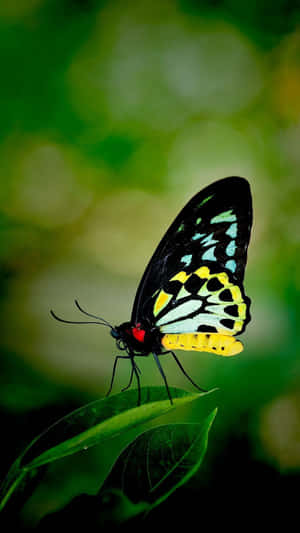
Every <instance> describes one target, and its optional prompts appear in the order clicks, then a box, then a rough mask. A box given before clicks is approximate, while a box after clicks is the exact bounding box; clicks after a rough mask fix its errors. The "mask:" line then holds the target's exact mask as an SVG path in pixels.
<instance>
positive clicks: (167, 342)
mask: <svg viewBox="0 0 300 533" xmlns="http://www.w3.org/2000/svg"><path fill="white" fill-rule="evenodd" d="M161 343H162V345H163V346H164V348H166V350H188V351H197V352H210V353H215V354H217V355H224V356H230V355H236V354H238V353H240V352H241V351H242V350H243V349H244V347H243V344H242V343H241V342H240V341H238V340H237V339H236V338H235V337H233V336H231V335H222V334H221V333H178V334H177V333H167V334H166V335H164V336H163V338H162V340H161Z"/></svg>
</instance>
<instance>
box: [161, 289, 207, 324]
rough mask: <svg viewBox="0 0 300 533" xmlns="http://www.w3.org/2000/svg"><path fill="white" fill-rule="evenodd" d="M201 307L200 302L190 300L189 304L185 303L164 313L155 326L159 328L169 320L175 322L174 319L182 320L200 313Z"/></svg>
mask: <svg viewBox="0 0 300 533" xmlns="http://www.w3.org/2000/svg"><path fill="white" fill-rule="evenodd" d="M189 296H190V294H189ZM201 307H202V302H201V300H190V301H189V302H185V303H183V304H181V305H178V306H177V307H175V309H172V311H169V312H168V313H166V314H165V315H164V316H162V317H161V318H160V319H159V320H158V321H157V322H156V324H157V326H161V325H163V324H166V323H167V322H170V321H171V320H176V318H182V317H183V316H186V315H189V314H190V313H194V312H196V311H200V309H201Z"/></svg>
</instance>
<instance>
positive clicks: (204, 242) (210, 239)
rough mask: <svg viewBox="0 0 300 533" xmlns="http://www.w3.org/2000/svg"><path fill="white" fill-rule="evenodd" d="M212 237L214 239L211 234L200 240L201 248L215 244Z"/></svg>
mask: <svg viewBox="0 0 300 533" xmlns="http://www.w3.org/2000/svg"><path fill="white" fill-rule="evenodd" d="M213 237H214V234H213V233H211V234H210V235H208V236H207V237H205V239H202V242H201V244H202V245H203V246H211V245H212V244H216V243H217V242H218V241H216V240H215V239H214V238H213Z"/></svg>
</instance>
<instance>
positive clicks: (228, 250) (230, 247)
mask: <svg viewBox="0 0 300 533" xmlns="http://www.w3.org/2000/svg"><path fill="white" fill-rule="evenodd" d="M235 249H236V244H235V241H230V243H229V244H228V245H227V246H226V255H229V256H230V257H231V256H233V255H234V253H235Z"/></svg>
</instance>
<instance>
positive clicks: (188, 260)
mask: <svg viewBox="0 0 300 533" xmlns="http://www.w3.org/2000/svg"><path fill="white" fill-rule="evenodd" d="M192 257H193V256H192V254H188V255H184V256H183V257H182V258H181V263H184V264H185V265H186V266H189V265H190V264H191V261H192Z"/></svg>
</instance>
